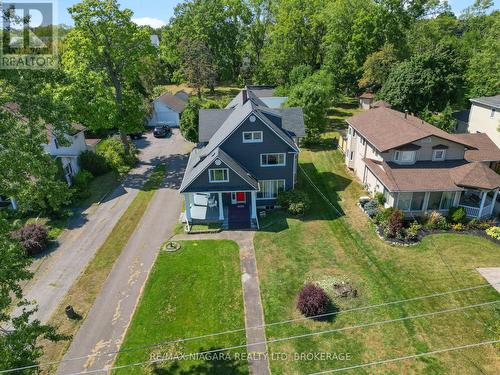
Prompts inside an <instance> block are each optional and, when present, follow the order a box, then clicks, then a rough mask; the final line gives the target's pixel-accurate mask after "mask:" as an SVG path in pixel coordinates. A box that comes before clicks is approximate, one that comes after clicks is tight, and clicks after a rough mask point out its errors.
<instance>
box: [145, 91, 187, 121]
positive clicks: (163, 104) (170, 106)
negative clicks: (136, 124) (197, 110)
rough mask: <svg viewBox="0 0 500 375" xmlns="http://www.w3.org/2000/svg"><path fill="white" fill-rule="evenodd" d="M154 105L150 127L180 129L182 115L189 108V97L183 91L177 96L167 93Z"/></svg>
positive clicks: (154, 102)
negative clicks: (162, 126)
mask: <svg viewBox="0 0 500 375" xmlns="http://www.w3.org/2000/svg"><path fill="white" fill-rule="evenodd" d="M181 93H182V94H181ZM152 105H153V112H152V114H151V118H150V119H149V122H148V125H149V126H152V127H154V126H158V125H168V126H171V127H178V126H179V121H180V118H181V113H182V111H184V109H185V108H186V106H187V97H186V96H185V95H184V94H183V92H182V91H181V92H179V93H177V94H175V95H172V94H170V93H168V92H166V93H163V94H162V95H160V96H159V97H158V98H156V99H155V100H154V101H153V103H152Z"/></svg>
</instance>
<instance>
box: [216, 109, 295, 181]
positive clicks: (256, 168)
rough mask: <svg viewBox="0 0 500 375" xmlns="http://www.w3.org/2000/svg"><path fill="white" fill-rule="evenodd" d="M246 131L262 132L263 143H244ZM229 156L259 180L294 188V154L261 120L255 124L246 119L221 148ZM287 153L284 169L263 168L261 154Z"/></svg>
mask: <svg viewBox="0 0 500 375" xmlns="http://www.w3.org/2000/svg"><path fill="white" fill-rule="evenodd" d="M244 131H262V135H263V142H262V143H243V132H244ZM220 147H221V149H222V150H224V151H225V152H226V153H227V154H228V155H229V156H231V157H232V158H233V159H234V160H236V161H237V162H238V163H239V164H240V165H241V166H243V168H245V169H246V170H248V171H249V172H250V173H251V174H252V176H253V177H254V178H256V179H257V180H279V179H284V180H285V181H286V189H287V190H288V189H291V188H292V187H293V164H294V152H295V150H293V149H292V148H291V147H290V146H289V145H288V144H286V143H285V142H284V141H283V140H282V139H281V138H280V137H279V136H278V135H277V134H276V133H275V132H273V131H272V130H271V129H270V128H269V127H268V126H267V125H266V124H264V123H263V122H262V121H261V120H260V119H259V118H257V119H256V121H255V122H253V123H252V122H250V120H249V119H246V120H245V122H243V124H241V125H240V127H239V128H238V129H237V130H236V131H235V132H234V133H233V134H232V135H231V136H229V137H228V138H227V139H226V140H225V141H224V142H223V143H222V145H221V146H220ZM266 153H285V154H286V165H285V166H282V167H261V166H260V154H266Z"/></svg>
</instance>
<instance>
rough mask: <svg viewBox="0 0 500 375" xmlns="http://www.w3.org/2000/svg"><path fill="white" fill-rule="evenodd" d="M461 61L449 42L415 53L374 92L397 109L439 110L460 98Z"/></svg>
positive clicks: (414, 110)
mask: <svg viewBox="0 0 500 375" xmlns="http://www.w3.org/2000/svg"><path fill="white" fill-rule="evenodd" d="M463 70H464V64H463V62H462V61H461V59H460V56H459V54H458V53H457V52H456V51H455V50H453V49H452V48H450V47H449V46H436V48H435V50H434V51H429V52H426V53H423V54H419V55H415V56H413V57H411V58H410V59H408V60H406V61H403V62H402V63H400V64H399V65H397V66H396V67H395V68H394V69H393V70H392V71H391V73H390V74H389V77H388V78H387V81H386V82H385V84H384V86H383V87H382V89H381V90H380V91H379V92H378V94H377V96H378V97H379V98H380V99H383V100H385V101H387V102H389V103H391V104H392V106H393V107H394V108H396V109H398V110H408V111H410V112H415V113H419V112H421V111H423V110H424V108H426V107H427V108H428V109H429V110H430V111H441V110H442V109H443V108H444V107H445V106H446V104H447V103H451V104H452V105H453V104H457V103H460V101H461V100H462V98H463V93H464V80H463V76H462V73H463Z"/></svg>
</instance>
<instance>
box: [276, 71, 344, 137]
mask: <svg viewBox="0 0 500 375" xmlns="http://www.w3.org/2000/svg"><path fill="white" fill-rule="evenodd" d="M332 80H333V78H332V76H331V75H329V74H327V73H326V72H324V71H319V72H316V73H314V74H313V75H311V76H309V77H307V78H306V79H305V80H304V81H302V82H301V83H300V84H298V85H295V86H293V87H292V88H291V89H290V93H289V97H288V100H287V101H286V106H287V107H301V108H302V109H303V111H304V123H305V126H306V139H305V141H306V143H309V144H310V143H315V142H318V141H319V139H320V137H321V133H322V132H323V131H324V129H325V126H326V124H327V117H326V113H327V110H328V108H329V107H330V106H331V105H332V103H333V101H334V100H335V98H336V96H335V91H334V89H333V84H332Z"/></svg>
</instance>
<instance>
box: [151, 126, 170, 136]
mask: <svg viewBox="0 0 500 375" xmlns="http://www.w3.org/2000/svg"><path fill="white" fill-rule="evenodd" d="M171 132H172V131H171V130H170V128H169V127H168V125H160V126H155V128H154V130H153V135H154V136H155V137H156V138H164V137H166V136H168V135H169V134H170V133H171Z"/></svg>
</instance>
